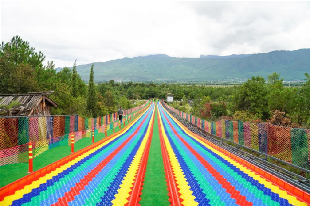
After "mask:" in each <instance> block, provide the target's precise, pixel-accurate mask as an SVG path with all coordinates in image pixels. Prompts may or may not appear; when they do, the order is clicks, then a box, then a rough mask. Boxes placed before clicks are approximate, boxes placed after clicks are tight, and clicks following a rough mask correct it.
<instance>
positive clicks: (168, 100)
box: [167, 94, 173, 103]
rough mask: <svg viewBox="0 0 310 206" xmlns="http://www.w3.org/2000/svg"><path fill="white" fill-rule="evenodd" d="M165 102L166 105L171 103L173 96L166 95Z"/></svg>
mask: <svg viewBox="0 0 310 206" xmlns="http://www.w3.org/2000/svg"><path fill="white" fill-rule="evenodd" d="M167 102H168V103H170V102H173V95H171V94H168V95H167Z"/></svg>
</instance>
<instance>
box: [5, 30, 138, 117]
mask: <svg viewBox="0 0 310 206" xmlns="http://www.w3.org/2000/svg"><path fill="white" fill-rule="evenodd" d="M44 60H45V55H44V54H43V53H42V52H41V51H39V52H37V51H36V50H35V48H34V47H31V46H30V44H29V42H27V41H24V40H23V39H22V38H21V37H19V36H14V37H13V38H12V39H11V41H9V42H6V43H4V42H2V44H1V47H0V75H1V79H0V93H2V94H14V93H17V94H23V93H28V92H42V91H54V93H52V94H51V95H50V96H49V97H50V98H51V99H53V100H54V101H55V102H56V103H57V105H58V107H57V108H52V114H54V115H62V114H64V115H70V114H78V115H81V116H84V117H98V116H103V115H106V114H109V113H113V112H116V111H117V107H118V106H122V107H123V108H124V109H128V108H131V107H133V105H132V103H131V102H130V101H129V100H128V99H127V98H126V96H125V95H123V94H121V93H117V92H115V90H112V89H109V88H108V89H107V90H104V91H103V90H98V85H95V83H94V70H93V65H92V66H91V69H90V70H91V71H90V79H89V83H88V85H87V84H86V83H85V82H84V81H83V80H82V79H81V77H80V75H79V74H78V73H77V71H76V61H75V62H74V65H73V68H72V69H71V68H68V67H64V68H63V69H62V70H60V71H57V70H56V69H55V64H54V63H53V62H47V64H46V65H44V64H43V62H44ZM12 106H16V104H13V105H12Z"/></svg>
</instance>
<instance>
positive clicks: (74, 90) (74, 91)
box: [71, 60, 79, 97]
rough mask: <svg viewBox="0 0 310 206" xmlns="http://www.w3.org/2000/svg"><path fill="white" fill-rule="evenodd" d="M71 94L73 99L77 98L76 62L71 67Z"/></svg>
mask: <svg viewBox="0 0 310 206" xmlns="http://www.w3.org/2000/svg"><path fill="white" fill-rule="evenodd" d="M71 94H72V96H74V97H77V96H78V94H79V88H78V73H77V71H76V60H75V62H74V65H73V71H72V76H71Z"/></svg>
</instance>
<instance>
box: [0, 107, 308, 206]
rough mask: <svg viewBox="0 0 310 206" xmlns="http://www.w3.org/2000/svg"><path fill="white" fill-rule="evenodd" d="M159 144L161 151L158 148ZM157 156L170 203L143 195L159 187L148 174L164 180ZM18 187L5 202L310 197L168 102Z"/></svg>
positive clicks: (295, 200) (223, 201) (291, 200)
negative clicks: (220, 143) (179, 116)
mask: <svg viewBox="0 0 310 206" xmlns="http://www.w3.org/2000/svg"><path fill="white" fill-rule="evenodd" d="M154 128H155V129H154ZM157 143H158V145H160V146H159V147H158V149H157V147H151V145H154V144H157ZM150 150H151V152H150ZM149 154H159V155H160V157H161V158H155V159H154V158H153V159H152V156H149ZM151 159H152V161H158V162H157V164H158V163H159V164H161V166H162V168H163V174H164V176H163V177H164V178H163V181H165V183H164V185H165V186H166V188H164V189H165V193H166V195H164V196H161V198H165V199H166V202H165V204H164V203H160V204H159V203H157V204H154V203H152V202H145V201H143V197H145V196H144V195H145V193H147V191H152V190H150V189H149V188H152V187H153V186H154V185H150V184H147V182H149V181H148V180H149V179H150V178H156V175H155V176H154V175H153V176H152V175H151V176H150V175H145V174H146V173H148V172H151V171H152V170H154V169H157V168H154V167H151V166H149V165H151V164H149V165H148V163H149V162H150V161H151ZM148 166H149V167H148ZM150 174H153V173H150ZM146 179H148V180H146ZM158 181H159V182H158V184H161V183H160V181H161V180H160V179H159V180H158ZM144 183H145V184H144ZM12 185H13V186H12V187H10V188H8V189H7V190H5V193H3V194H0V205H1V206H2V205H27V206H32V205H42V206H43V205H61V206H62V205H72V206H74V205H76V206H77V205H78V206H80V205H139V204H140V203H141V204H143V205H169V204H170V205H189V206H195V205H268V206H269V205H307V204H309V203H310V200H309V199H310V196H309V194H307V193H306V192H304V191H301V190H299V189H298V188H295V187H293V186H292V185H289V184H288V183H285V182H284V181H283V180H281V179H279V178H277V177H274V176H272V175H270V174H268V173H267V172H265V171H263V170H261V169H260V168H258V167H256V166H254V165H251V164H249V163H248V162H246V161H245V160H242V159H241V158H239V157H235V156H234V155H232V154H229V152H227V151H225V150H223V149H222V148H219V147H217V146H216V145H213V144H212V143H210V142H208V141H207V140H205V139H203V138H202V137H200V136H198V135H196V134H193V133H192V132H190V131H189V130H188V129H187V128H186V127H184V126H183V125H182V124H180V123H179V122H178V121H177V120H176V119H175V118H174V117H173V116H172V115H171V114H169V112H167V111H166V110H165V108H164V107H163V106H162V105H161V104H160V103H152V104H150V106H149V107H147V108H146V109H145V110H144V111H143V112H142V113H141V114H140V116H138V117H137V118H136V119H135V120H134V121H132V122H131V123H129V124H128V125H127V126H126V127H124V128H123V129H122V130H120V131H119V132H117V133H115V134H113V135H111V136H109V137H106V138H104V139H103V140H101V141H99V142H97V143H95V144H93V145H91V146H89V147H87V148H85V149H83V150H81V151H79V152H76V153H74V154H72V155H70V156H69V157H67V158H64V159H63V160H61V161H58V162H56V163H54V164H52V165H50V166H48V167H46V168H43V169H42V170H40V171H37V172H34V173H33V174H30V175H28V176H27V177H26V178H24V179H23V180H22V181H18V183H16V184H12ZM157 194H158V192H157V191H154V192H153V193H151V194H150V195H149V196H150V198H156V196H157Z"/></svg>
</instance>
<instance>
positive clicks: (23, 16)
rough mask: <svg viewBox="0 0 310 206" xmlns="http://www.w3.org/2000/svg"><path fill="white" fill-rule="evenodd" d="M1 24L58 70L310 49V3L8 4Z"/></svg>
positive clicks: (7, 34) (4, 36) (5, 35)
mask: <svg viewBox="0 0 310 206" xmlns="http://www.w3.org/2000/svg"><path fill="white" fill-rule="evenodd" d="M1 18H2V19H1V21H2V25H1V31H2V32H1V34H2V36H1V37H2V40H3V41H5V42H6V41H9V40H10V39H11V38H12V36H14V35H19V36H21V37H22V38H23V39H24V40H26V41H29V42H30V45H31V46H34V47H35V48H36V50H40V51H42V52H43V53H44V54H45V55H46V60H53V61H54V62H55V63H56V66H72V65H73V62H74V60H75V59H77V60H78V61H77V63H78V64H85V63H91V62H99V61H107V60H111V59H117V58H122V57H134V56H141V55H149V54H157V53H164V54H168V55H170V56H177V57H199V55H200V54H217V55H229V54H240V53H258V52H269V51H272V50H282V49H285V50H294V49H299V48H309V47H310V38H309V33H310V3H309V2H284V3H283V2H272V3H269V2H145V1H143V2H131V1H130V2H129V1H125V2H119V1H116V2H114V1H113V2H109V3H106V2H101V3H100V2H92V1H56V2H55V1H54V2H47V1H43V2H42V1H23V2H20V1H19V2H17V1H3V2H2V6H1Z"/></svg>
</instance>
